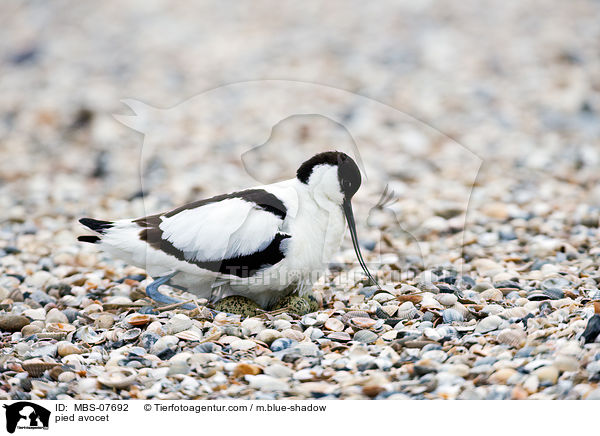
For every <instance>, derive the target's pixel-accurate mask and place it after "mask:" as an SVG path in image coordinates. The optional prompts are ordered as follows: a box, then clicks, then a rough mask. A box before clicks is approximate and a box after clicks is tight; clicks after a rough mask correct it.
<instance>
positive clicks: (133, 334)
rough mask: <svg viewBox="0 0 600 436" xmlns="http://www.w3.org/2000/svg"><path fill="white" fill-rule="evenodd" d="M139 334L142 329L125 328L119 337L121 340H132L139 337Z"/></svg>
mask: <svg viewBox="0 0 600 436" xmlns="http://www.w3.org/2000/svg"><path fill="white" fill-rule="evenodd" d="M141 334H142V330H141V329H139V328H137V327H136V328H133V329H129V330H126V331H125V332H124V333H123V334H121V335H120V336H121V337H120V339H121V340H123V341H134V340H136V339H137V338H139V337H140V335H141Z"/></svg>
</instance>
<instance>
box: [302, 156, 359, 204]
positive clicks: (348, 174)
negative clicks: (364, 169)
mask: <svg viewBox="0 0 600 436" xmlns="http://www.w3.org/2000/svg"><path fill="white" fill-rule="evenodd" d="M317 165H332V166H336V165H337V167H338V180H339V181H340V186H341V188H342V191H343V193H344V196H345V197H346V198H347V199H350V198H352V196H353V195H354V194H355V193H356V191H358V188H360V183H361V177H360V170H359V169H358V166H357V165H356V163H355V162H354V160H353V159H352V158H351V157H350V156H348V155H347V154H346V153H342V152H341V151H326V152H324V153H319V154H316V155H314V156H313V157H311V158H310V159H309V160H307V161H306V162H304V163H303V164H302V165H300V168H298V171H297V172H296V177H297V178H298V180H300V181H301V182H302V183H308V179H309V178H310V175H311V174H312V172H313V169H314V167H316V166H317Z"/></svg>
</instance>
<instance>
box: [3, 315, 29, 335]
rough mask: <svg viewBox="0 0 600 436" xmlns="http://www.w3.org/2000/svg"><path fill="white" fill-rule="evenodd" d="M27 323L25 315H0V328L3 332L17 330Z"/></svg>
mask: <svg viewBox="0 0 600 436" xmlns="http://www.w3.org/2000/svg"><path fill="white" fill-rule="evenodd" d="M29 323H30V321H29V319H28V318H26V317H25V316H20V315H0V330H2V331H5V332H18V331H20V330H21V329H22V328H23V327H25V326H26V325H28V324H29Z"/></svg>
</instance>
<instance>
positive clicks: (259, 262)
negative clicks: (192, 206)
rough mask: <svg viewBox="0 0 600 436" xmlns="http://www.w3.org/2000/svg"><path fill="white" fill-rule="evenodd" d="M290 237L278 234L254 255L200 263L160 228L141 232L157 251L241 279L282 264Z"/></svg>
mask: <svg viewBox="0 0 600 436" xmlns="http://www.w3.org/2000/svg"><path fill="white" fill-rule="evenodd" d="M289 237H290V235H287V234H285V233H277V234H276V235H275V237H274V238H273V240H272V241H271V243H270V244H269V245H268V246H267V247H265V248H264V249H262V250H260V251H257V252H255V253H252V254H248V255H244V256H237V257H233V258H229V259H223V260H215V261H198V260H195V259H193V253H189V254H188V255H187V256H186V252H185V251H182V250H180V249H178V248H177V247H175V246H174V245H173V244H172V243H171V242H170V241H168V240H166V239H163V237H162V230H161V229H160V228H158V227H154V228H148V229H144V230H142V231H141V232H140V239H141V240H142V241H146V242H147V243H148V244H150V245H151V246H152V247H154V248H156V249H157V250H161V251H163V252H165V253H166V254H168V255H170V256H174V257H175V258H177V259H178V260H181V261H183V262H188V263H192V264H194V265H197V266H199V267H200V268H202V269H206V270H209V271H213V272H218V273H221V274H230V275H234V276H237V277H240V278H248V277H252V276H253V275H254V274H256V273H257V272H258V271H260V270H262V269H265V268H268V267H270V266H272V265H275V264H276V263H278V262H280V261H281V260H282V259H283V258H284V257H285V253H284V252H283V251H282V247H281V242H282V241H283V240H285V239H287V238H289Z"/></svg>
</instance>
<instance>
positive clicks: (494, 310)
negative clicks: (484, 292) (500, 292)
mask: <svg viewBox="0 0 600 436" xmlns="http://www.w3.org/2000/svg"><path fill="white" fill-rule="evenodd" d="M502 312H504V307H502V306H500V305H499V304H488V305H487V306H484V307H483V309H481V313H485V314H486V315H499V314H501V313H502Z"/></svg>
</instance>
